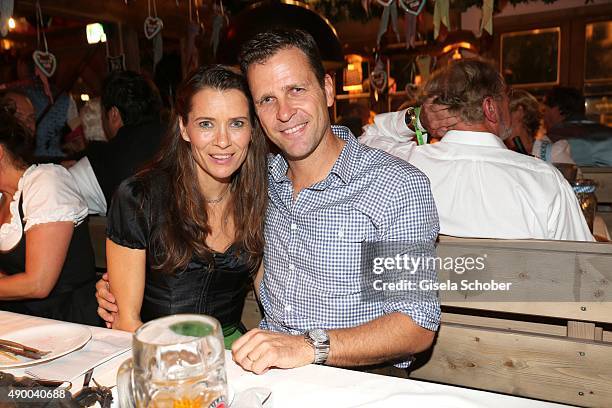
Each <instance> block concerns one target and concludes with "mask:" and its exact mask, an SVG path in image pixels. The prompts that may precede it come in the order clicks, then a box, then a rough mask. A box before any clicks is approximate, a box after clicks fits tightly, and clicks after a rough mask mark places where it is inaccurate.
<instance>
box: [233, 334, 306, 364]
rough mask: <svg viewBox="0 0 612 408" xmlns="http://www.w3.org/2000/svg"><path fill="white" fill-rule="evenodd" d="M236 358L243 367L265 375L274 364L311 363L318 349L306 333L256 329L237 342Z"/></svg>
mask: <svg viewBox="0 0 612 408" xmlns="http://www.w3.org/2000/svg"><path fill="white" fill-rule="evenodd" d="M232 357H233V358H234V361H235V362H236V364H238V365H239V366H241V367H242V368H243V369H245V370H247V371H252V372H254V373H255V374H263V373H265V372H266V371H268V370H269V369H270V368H272V367H277V368H295V367H302V366H305V365H308V364H311V363H312V362H313V361H314V350H313V348H312V346H311V345H309V344H308V343H307V342H306V339H304V336H303V335H290V334H285V333H276V332H271V331H267V330H261V329H253V330H250V331H249V332H248V333H246V334H245V335H244V336H242V337H240V338H239V339H238V340H236V341H235V342H234V344H233V346H232Z"/></svg>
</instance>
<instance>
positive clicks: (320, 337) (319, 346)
mask: <svg viewBox="0 0 612 408" xmlns="http://www.w3.org/2000/svg"><path fill="white" fill-rule="evenodd" d="M304 338H305V339H306V341H307V342H308V344H310V345H311V346H312V348H313V349H314V364H325V362H326V361H327V357H328V356H329V335H328V334H327V332H326V331H325V330H323V329H313V330H308V331H306V333H304Z"/></svg>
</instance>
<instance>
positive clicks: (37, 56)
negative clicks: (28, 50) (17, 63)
mask: <svg viewBox="0 0 612 408" xmlns="http://www.w3.org/2000/svg"><path fill="white" fill-rule="evenodd" d="M32 59H33V60H34V64H36V66H37V67H38V69H40V71H41V72H42V73H43V74H44V75H45V76H46V77H47V78H49V77H52V76H53V74H54V73H55V69H56V68H57V60H56V59H55V55H53V54H51V53H50V52H48V51H40V50H36V51H34V52H33V53H32Z"/></svg>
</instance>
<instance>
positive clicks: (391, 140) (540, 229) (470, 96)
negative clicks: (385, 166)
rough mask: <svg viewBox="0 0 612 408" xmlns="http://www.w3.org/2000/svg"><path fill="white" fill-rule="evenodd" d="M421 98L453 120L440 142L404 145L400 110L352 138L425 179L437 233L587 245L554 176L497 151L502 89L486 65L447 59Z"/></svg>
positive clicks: (502, 128)
mask: <svg viewBox="0 0 612 408" xmlns="http://www.w3.org/2000/svg"><path fill="white" fill-rule="evenodd" d="M424 93H425V95H424V97H425V98H426V99H428V100H433V101H434V102H435V103H437V104H441V105H445V106H448V110H449V112H450V114H452V115H456V116H457V117H458V120H459V122H458V123H457V124H455V125H454V126H453V130H450V131H448V132H447V133H446V135H445V136H444V137H443V139H442V141H441V142H440V143H436V144H431V145H423V146H416V144H415V143H414V142H408V137H411V136H412V135H413V134H414V133H413V132H412V131H411V130H410V129H408V128H407V126H406V124H405V119H404V112H394V113H389V114H384V115H378V116H377V118H376V120H375V124H374V125H372V126H371V127H369V128H367V129H366V132H365V133H364V135H363V136H362V137H361V138H360V139H359V140H360V141H361V142H362V143H365V144H367V145H369V146H373V147H377V148H382V149H384V150H386V151H388V152H390V153H392V154H394V155H396V156H398V157H401V158H403V159H405V160H407V161H409V162H410V163H412V164H413V165H415V166H416V167H417V168H419V169H421V170H422V171H423V172H424V173H425V174H426V175H427V176H428V177H429V179H430V182H431V188H432V191H433V194H434V199H435V201H436V206H437V208H438V214H439V217H440V233H441V234H446V235H453V236H460V237H475V238H505V239H526V238H536V239H556V240H575V241H593V236H592V235H591V233H590V231H589V229H588V226H587V224H586V221H585V220H584V216H583V215H582V212H581V210H580V206H579V204H578V201H577V199H576V197H575V195H574V193H573V191H572V189H571V187H570V185H569V184H568V183H567V181H566V180H565V179H564V178H563V176H562V175H561V173H560V172H559V171H558V170H557V169H555V168H554V167H553V166H551V165H549V164H548V163H546V162H544V161H542V160H539V159H536V158H534V157H530V156H526V155H523V154H520V153H516V152H514V151H511V150H508V149H507V148H506V146H505V145H504V142H503V140H504V139H505V138H507V137H508V136H510V134H511V132H510V111H509V106H508V96H507V88H506V85H505V83H504V80H503V78H502V77H501V75H500V74H499V73H498V72H497V71H496V69H495V68H494V67H493V66H492V65H490V64H488V63H485V62H482V61H477V60H460V61H455V62H453V63H451V64H449V65H448V66H447V67H445V68H442V69H441V70H440V71H438V72H437V73H435V74H434V76H433V77H432V78H431V79H430V81H429V82H428V83H427V85H426V86H425V90H424ZM432 98H433V99H432Z"/></svg>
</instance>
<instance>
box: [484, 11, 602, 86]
mask: <svg viewBox="0 0 612 408" xmlns="http://www.w3.org/2000/svg"><path fill="white" fill-rule="evenodd" d="M610 18H612V3H611V4H599V5H597V6H588V7H576V8H570V9H563V10H555V9H554V7H551V11H549V12H543V13H533V14H525V15H520V16H507V17H494V18H493V27H494V28H495V32H494V42H493V47H492V53H493V57H494V59H495V61H497V62H498V63H499V60H500V52H501V50H500V35H501V34H502V33H506V32H513V31H523V30H532V29H537V28H548V27H557V26H558V27H561V62H560V84H561V85H563V86H573V87H576V88H578V89H582V87H583V86H584V64H585V32H584V31H585V26H586V24H587V23H589V22H593V21H603V20H609V19H610Z"/></svg>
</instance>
